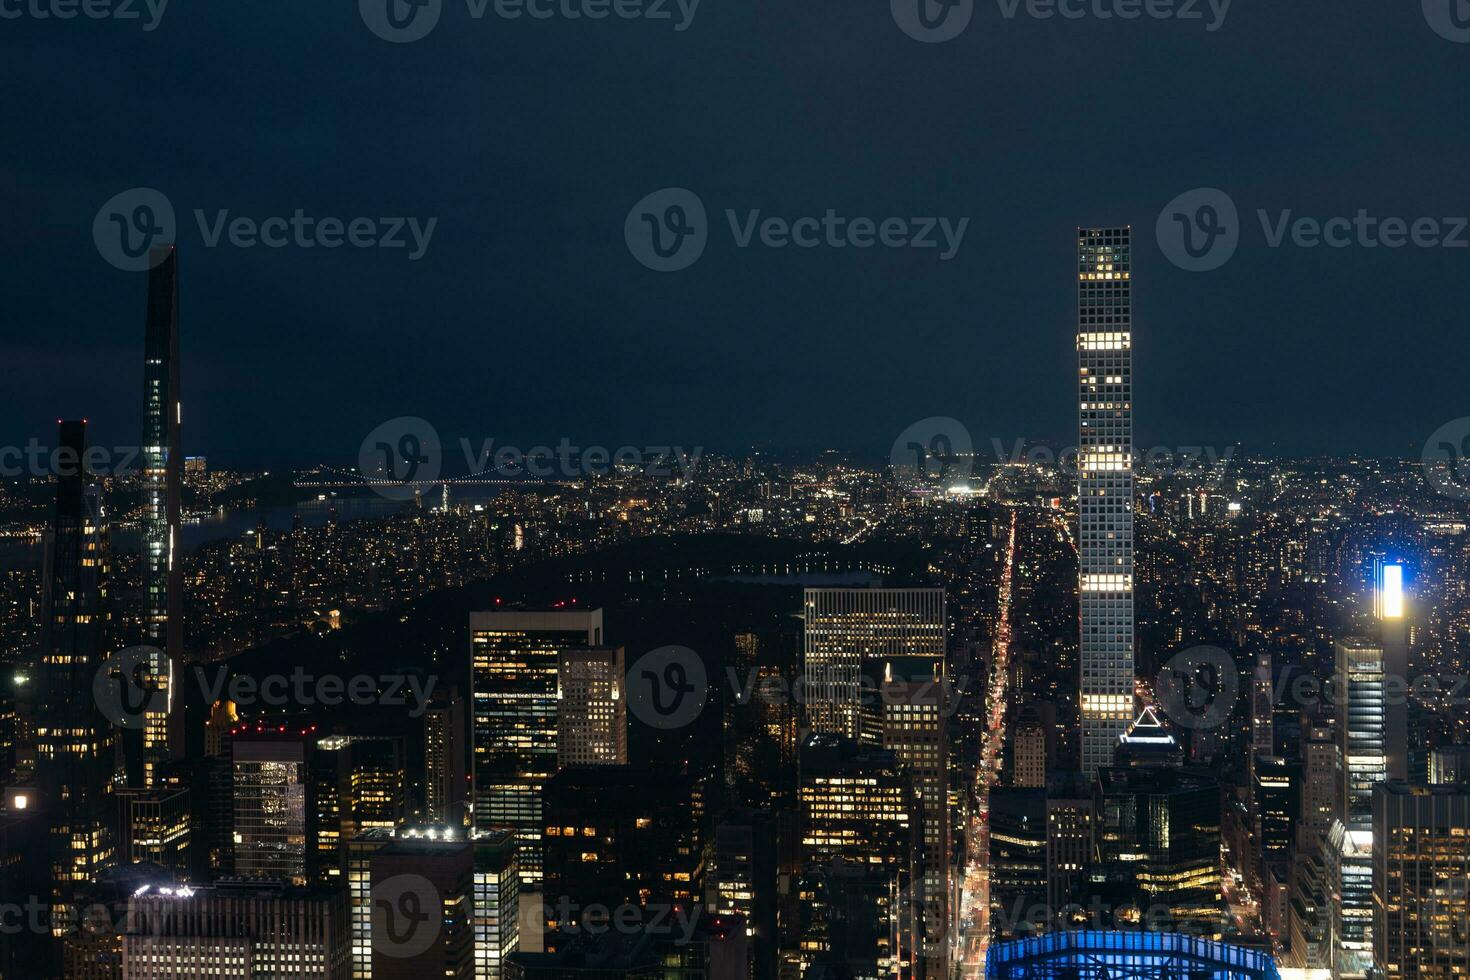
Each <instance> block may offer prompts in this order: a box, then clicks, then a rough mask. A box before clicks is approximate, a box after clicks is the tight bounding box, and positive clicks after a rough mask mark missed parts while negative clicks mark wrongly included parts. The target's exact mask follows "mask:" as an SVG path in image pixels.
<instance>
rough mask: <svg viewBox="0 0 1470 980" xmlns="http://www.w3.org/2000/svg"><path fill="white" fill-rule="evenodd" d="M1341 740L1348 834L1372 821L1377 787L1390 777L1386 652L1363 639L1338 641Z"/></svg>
mask: <svg viewBox="0 0 1470 980" xmlns="http://www.w3.org/2000/svg"><path fill="white" fill-rule="evenodd" d="M1336 676H1337V684H1338V696H1339V697H1340V698H1341V700H1340V702H1339V704H1338V708H1337V711H1338V719H1337V738H1338V747H1339V749H1340V750H1341V757H1342V764H1343V765H1342V774H1343V793H1342V800H1343V814H1344V822H1345V823H1346V824H1347V828H1348V829H1349V830H1368V829H1369V828H1370V827H1371V826H1372V823H1373V784H1374V783H1380V782H1382V781H1383V780H1384V779H1386V778H1387V772H1388V732H1387V719H1386V712H1385V704H1384V700H1385V697H1384V681H1385V677H1384V663H1383V648H1382V646H1381V645H1380V644H1377V643H1374V642H1373V641H1371V640H1367V639H1364V638H1363V637H1360V636H1350V637H1347V638H1346V639H1343V640H1339V641H1338V642H1337V675H1336Z"/></svg>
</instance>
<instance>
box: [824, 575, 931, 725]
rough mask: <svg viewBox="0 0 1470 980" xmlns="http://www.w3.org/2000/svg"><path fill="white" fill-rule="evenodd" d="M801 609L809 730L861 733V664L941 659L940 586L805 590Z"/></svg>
mask: <svg viewBox="0 0 1470 980" xmlns="http://www.w3.org/2000/svg"><path fill="white" fill-rule="evenodd" d="M803 608H804V610H805V618H806V631H805V650H804V655H803V660H802V663H803V670H804V674H805V676H804V682H805V694H806V711H807V723H808V724H809V725H810V727H811V730H812V731H814V732H818V733H822V734H831V735H842V736H845V737H847V738H851V739H859V738H861V737H862V724H861V716H862V697H861V688H862V680H861V678H862V672H863V665H864V663H866V662H868V661H870V660H884V659H892V658H901V657H914V658H923V659H929V660H937V661H939V662H941V663H942V662H943V661H944V657H945V622H944V590H943V589H807V590H806V594H805V598H804V604H803Z"/></svg>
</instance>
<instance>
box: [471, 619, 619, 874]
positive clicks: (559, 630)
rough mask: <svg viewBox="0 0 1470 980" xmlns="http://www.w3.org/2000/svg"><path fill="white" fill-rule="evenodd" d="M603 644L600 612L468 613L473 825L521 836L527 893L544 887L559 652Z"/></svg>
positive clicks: (554, 760) (522, 862)
mask: <svg viewBox="0 0 1470 980" xmlns="http://www.w3.org/2000/svg"><path fill="white" fill-rule="evenodd" d="M601 644H602V610H601V609H593V610H554V611H544V612H526V611H519V610H514V611H505V612H497V611H492V612H475V613H470V692H471V704H472V707H471V711H472V715H473V717H472V720H471V744H470V752H471V759H472V762H471V769H472V773H473V776H474V788H473V806H474V825H475V826H476V827H478V828H481V829H486V830H488V829H493V828H498V827H514V828H515V829H516V831H517V833H518V834H519V836H520V841H521V855H520V867H521V883H522V885H523V886H531V887H534V886H535V885H537V884H538V883H539V882H540V881H541V830H542V820H541V789H542V786H543V785H544V784H545V782H546V780H548V779H550V778H551V776H552V774H553V773H555V772H556V746H557V710H556V709H557V668H558V666H559V664H560V658H561V651H562V650H564V649H567V648H568V647H595V646H600V645H601Z"/></svg>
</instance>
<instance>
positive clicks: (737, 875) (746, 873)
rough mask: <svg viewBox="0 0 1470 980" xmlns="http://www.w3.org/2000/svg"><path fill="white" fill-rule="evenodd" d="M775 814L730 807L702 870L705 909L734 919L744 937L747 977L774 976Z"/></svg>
mask: <svg viewBox="0 0 1470 980" xmlns="http://www.w3.org/2000/svg"><path fill="white" fill-rule="evenodd" d="M776 834H777V819H776V815H775V814H774V813H772V812H771V811H769V810H749V809H747V810H735V811H731V812H729V813H727V814H726V815H725V816H724V817H723V818H722V819H721V820H720V822H719V823H718V824H717V825H716V826H715V832H714V847H713V849H712V851H711V857H710V866H709V868H708V869H707V871H706V873H705V879H704V892H705V907H706V908H707V909H709V910H710V911H711V912H712V913H714V914H715V915H718V916H722V917H728V918H736V917H738V918H739V919H741V920H742V921H743V922H744V925H745V931H746V936H747V938H748V939H749V940H750V956H751V970H750V976H751V980H775V977H776V962H777V960H776V957H777V940H778V938H779V937H778V935H777V933H776V923H777V905H778V903H777V891H776V889H777V881H778V879H777V874H778V870H779V869H778V866H777V860H776Z"/></svg>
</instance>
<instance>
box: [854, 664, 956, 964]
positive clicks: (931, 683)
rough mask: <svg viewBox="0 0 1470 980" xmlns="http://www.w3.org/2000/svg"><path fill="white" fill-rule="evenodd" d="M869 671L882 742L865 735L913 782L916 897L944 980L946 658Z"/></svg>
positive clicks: (928, 955) (927, 943)
mask: <svg viewBox="0 0 1470 980" xmlns="http://www.w3.org/2000/svg"><path fill="white" fill-rule="evenodd" d="M869 666H870V668H871V670H872V673H873V674H875V675H876V676H875V677H873V684H874V687H875V688H876V690H877V691H878V694H879V698H878V701H879V708H880V714H881V719H882V723H881V732H880V737H879V738H877V739H869V738H866V735H867V733H866V732H864V736H865V740H866V741H877V742H878V743H879V744H881V745H882V746H883V748H885V749H887V750H888V751H890V752H892V753H893V754H894V756H895V757H897V759H898V762H899V764H900V765H901V766H903V768H904V770H905V771H906V772H907V774H908V776H909V778H910V779H911V780H912V782H913V787H914V796H915V797H916V799H917V802H918V805H919V815H920V821H921V834H922V838H923V845H924V846H923V849H922V852H921V859H920V867H921V873H920V878H919V885H918V887H917V888H916V889H915V897H916V898H918V899H921V900H922V901H923V903H924V920H923V922H924V957H925V960H926V961H927V962H926V975H928V976H936V977H942V976H946V975H947V974H948V962H947V957H946V953H947V950H948V938H947V934H948V925H949V918H950V915H949V901H948V899H949V866H950V850H951V845H950V826H949V823H950V821H949V717H950V710H951V708H952V707H953V705H952V704H950V702H949V698H950V697H951V693H950V690H949V677H948V674H947V672H946V669H945V660H944V658H943V657H938V658H934V657H892V658H884V659H882V660H875V661H870V662H869ZM866 717H867V713H866V712H864V718H866Z"/></svg>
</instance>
